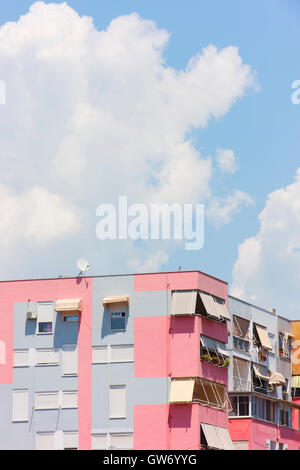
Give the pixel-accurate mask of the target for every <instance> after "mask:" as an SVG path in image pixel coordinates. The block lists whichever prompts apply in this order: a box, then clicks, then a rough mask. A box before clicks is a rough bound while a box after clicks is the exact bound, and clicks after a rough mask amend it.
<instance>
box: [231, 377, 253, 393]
mask: <svg viewBox="0 0 300 470" xmlns="http://www.w3.org/2000/svg"><path fill="white" fill-rule="evenodd" d="M233 391H234V392H251V391H252V383H251V381H249V380H246V379H241V378H240V377H233Z"/></svg>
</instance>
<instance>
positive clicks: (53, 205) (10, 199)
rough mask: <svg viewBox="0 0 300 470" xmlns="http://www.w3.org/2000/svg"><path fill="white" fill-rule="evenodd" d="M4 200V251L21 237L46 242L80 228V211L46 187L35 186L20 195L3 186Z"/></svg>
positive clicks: (0, 230) (0, 215) (0, 232)
mask: <svg viewBox="0 0 300 470" xmlns="http://www.w3.org/2000/svg"><path fill="white" fill-rule="evenodd" d="M0 200H1V205H0V220H1V225H0V241H1V243H2V244H3V248H4V250H6V249H7V248H6V247H7V246H9V245H11V244H13V243H15V242H16V241H20V240H22V241H23V242H27V241H28V240H30V241H31V242H32V243H37V244H38V245H45V244H47V243H52V242H53V241H56V240H58V239H61V238H65V237H70V236H72V235H74V234H75V233H76V232H78V230H79V227H80V219H81V214H80V211H78V210H77V209H76V208H74V207H73V206H72V205H71V204H70V203H69V201H67V200H66V199H65V198H64V197H62V196H60V195H59V194H51V193H49V192H48V191H47V190H46V189H45V188H41V187H33V188H31V189H28V190H26V191H25V192H24V193H21V194H17V193H14V192H12V191H11V189H9V188H7V187H5V186H3V185H0ZM4 245H5V247H4Z"/></svg>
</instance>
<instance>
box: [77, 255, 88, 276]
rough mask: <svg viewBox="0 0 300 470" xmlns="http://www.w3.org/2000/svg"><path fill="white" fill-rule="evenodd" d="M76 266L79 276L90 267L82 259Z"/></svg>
mask: <svg viewBox="0 0 300 470" xmlns="http://www.w3.org/2000/svg"><path fill="white" fill-rule="evenodd" d="M76 264H77V268H78V269H79V271H80V273H79V274H81V273H85V272H86V271H87V270H88V269H89V267H90V265H89V263H88V262H87V261H86V260H85V259H84V258H79V259H78V260H77V263H76Z"/></svg>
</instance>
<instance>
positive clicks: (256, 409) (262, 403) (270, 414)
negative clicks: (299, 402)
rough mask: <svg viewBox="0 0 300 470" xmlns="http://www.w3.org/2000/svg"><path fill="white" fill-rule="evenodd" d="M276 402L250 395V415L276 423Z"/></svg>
mask: <svg viewBox="0 0 300 470" xmlns="http://www.w3.org/2000/svg"><path fill="white" fill-rule="evenodd" d="M277 409H278V408H277V404H276V403H275V402H273V401H271V400H266V399H264V398H258V397H252V415H253V416H255V417H256V418H259V419H263V420H265V421H269V422H271V423H276V421H277V418H276V416H277Z"/></svg>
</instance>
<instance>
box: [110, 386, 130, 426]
mask: <svg viewBox="0 0 300 470" xmlns="http://www.w3.org/2000/svg"><path fill="white" fill-rule="evenodd" d="M109 398H110V406H109V417H110V418H126V386H125V385H111V386H110V397H109Z"/></svg>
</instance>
